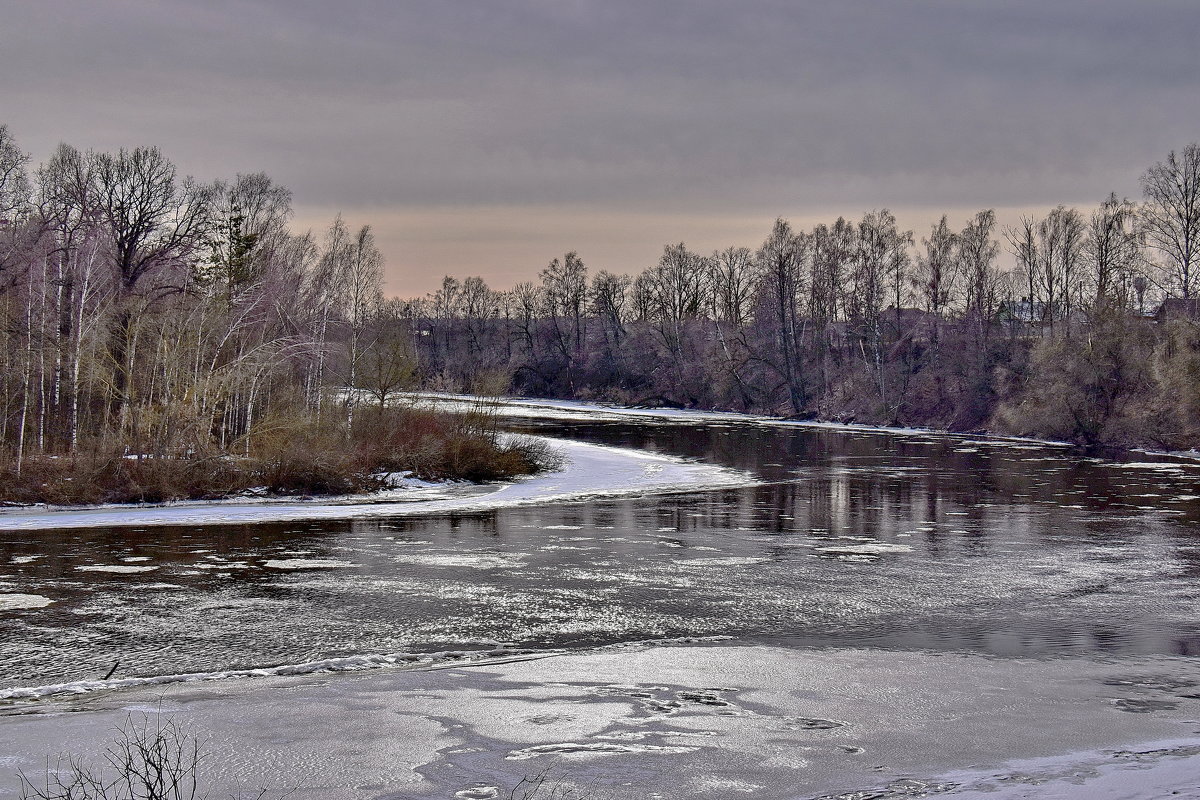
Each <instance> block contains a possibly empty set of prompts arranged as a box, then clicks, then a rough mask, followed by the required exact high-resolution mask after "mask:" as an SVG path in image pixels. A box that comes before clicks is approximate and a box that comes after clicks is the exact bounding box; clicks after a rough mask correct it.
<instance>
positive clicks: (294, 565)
mask: <svg viewBox="0 0 1200 800" xmlns="http://www.w3.org/2000/svg"><path fill="white" fill-rule="evenodd" d="M204 566H206V567H207V566H208V565H207V564H205V565H204ZM227 566H233V565H227V564H214V565H212V567H211V568H212V569H224V568H225V567H227ZM263 566H264V567H266V568H267V569H340V568H344V567H353V566H354V565H353V564H351V563H350V562H349V561H338V560H336V559H332V558H273V559H271V560H269V561H264V562H263Z"/></svg>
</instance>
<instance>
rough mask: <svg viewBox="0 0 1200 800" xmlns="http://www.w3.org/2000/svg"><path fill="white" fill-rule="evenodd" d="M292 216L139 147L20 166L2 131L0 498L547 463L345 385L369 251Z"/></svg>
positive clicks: (279, 489)
mask: <svg viewBox="0 0 1200 800" xmlns="http://www.w3.org/2000/svg"><path fill="white" fill-rule="evenodd" d="M291 213H292V209H291V194H290V192H289V191H288V190H287V189H285V188H284V187H281V186H279V185H277V184H276V183H274V182H273V181H272V180H271V179H270V178H269V177H267V176H266V175H263V174H251V175H238V176H237V177H236V178H234V179H233V180H229V181H224V180H219V181H216V182H214V183H211V184H201V183H198V182H196V181H194V180H192V179H191V178H186V179H183V178H180V177H179V176H178V175H177V173H176V169H175V167H174V165H173V164H171V162H170V161H169V160H168V159H167V158H166V157H165V156H164V155H163V154H162V152H161V151H160V150H159V149H158V148H156V147H138V148H135V149H132V150H124V149H123V150H120V151H118V152H116V153H103V152H93V151H88V152H81V151H79V150H77V149H75V148H73V147H71V146H69V145H65V144H64V145H60V146H59V147H58V149H57V150H56V151H55V152H54V154H53V155H52V156H51V157H50V158H49V159H48V160H47V161H46V162H45V163H44V164H41V165H40V166H38V167H37V168H36V169H31V168H30V165H29V159H28V157H27V156H26V155H25V154H24V153H23V152H22V151H21V150H20V149H19V147H18V146H17V145H16V143H15V142H14V141H13V139H12V137H11V136H10V135H9V133H8V130H7V128H6V127H4V126H0V320H2V321H3V325H2V327H0V403H2V404H3V406H2V409H0V502H5V501H7V502H28V501H49V502H100V501H128V500H138V501H148V500H165V499H173V498H212V497H221V496H226V495H229V494H235V493H239V492H243V491H247V490H263V489H265V490H267V491H270V492H272V493H294V494H329V493H342V492H352V491H363V490H369V489H376V488H383V487H384V486H385V485H386V483H387V480H388V478H387V477H386V476H387V474H388V473H395V472H406V471H407V472H411V473H414V474H416V475H419V476H422V477H453V478H491V477H500V476H506V475H512V474H523V473H527V472H531V471H534V470H535V469H537V468H538V467H539V466H540V464H541V463H542V461H544V460H545V458H546V457H547V456H546V454H545V453H543V452H541V451H540V450H539V449H538V448H537V447H536V446H534V445H532V444H531V443H521V442H514V441H510V440H502V439H501V438H500V437H499V436H498V433H497V431H496V429H495V425H494V422H493V421H492V420H490V419H488V418H487V415H486V414H468V415H458V416H455V415H447V414H435V413H430V412H422V411H418V410H415V409H394V408H383V407H382V404H380V406H379V407H365V406H364V404H362V403H360V401H359V395H358V393H355V392H346V391H345V390H344V387H346V386H354V385H355V384H356V383H358V382H359V377H358V370H359V369H360V368H361V365H363V364H364V363H365V358H366V353H367V352H368V351H369V350H372V348H374V349H376V350H377V349H378V347H379V346H380V342H381V341H382V337H380V336H378V335H377V331H376V328H377V326H378V324H379V323H380V321H381V320H383V319H385V318H386V317H387V309H388V307H389V303H388V301H386V300H385V299H384V298H383V295H382V292H381V290H380V280H381V275H382V268H383V260H382V257H381V255H380V253H379V250H378V248H377V247H376V245H375V241H374V237H373V235H372V233H371V230H370V228H369V227H365V226H364V227H362V228H359V229H357V230H352V229H350V228H348V227H347V226H346V224H345V223H344V222H343V221H342V219H341V218H340V217H338V218H337V219H335V220H333V222H332V223H331V225H330V226H329V228H328V230H327V231H326V232H325V233H324V235H323V236H321V237H319V238H318V237H315V236H313V235H312V234H311V233H303V234H295V233H292V232H291V231H290V230H289V229H288V221H289V219H290V217H291ZM410 367H411V365H405V366H404V368H405V369H409V368H410ZM404 377H405V379H406V380H407V375H406V376H404Z"/></svg>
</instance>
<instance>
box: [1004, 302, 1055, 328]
mask: <svg viewBox="0 0 1200 800" xmlns="http://www.w3.org/2000/svg"><path fill="white" fill-rule="evenodd" d="M1045 316H1046V304H1045V303H1043V302H1041V301H1040V300H1039V301H1033V302H1030V300H1029V298H1028V297H1022V298H1021V299H1020V300H1005V301H1004V302H1003V303H1001V304H1000V318H1001V319H1013V320H1017V321H1019V322H1039V321H1041V320H1042V319H1043V318H1044V317H1045Z"/></svg>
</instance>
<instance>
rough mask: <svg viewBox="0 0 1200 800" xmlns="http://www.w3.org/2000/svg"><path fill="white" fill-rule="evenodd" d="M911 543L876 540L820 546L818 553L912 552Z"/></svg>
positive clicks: (867, 553) (873, 553)
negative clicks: (866, 542)
mask: <svg viewBox="0 0 1200 800" xmlns="http://www.w3.org/2000/svg"><path fill="white" fill-rule="evenodd" d="M912 549H913V548H912V545H910V544H890V543H888V542H876V543H874V544H839V545H833V546H830V547H818V548H816V551H817V552H818V553H850V554H853V555H878V554H879V553H911V552H912Z"/></svg>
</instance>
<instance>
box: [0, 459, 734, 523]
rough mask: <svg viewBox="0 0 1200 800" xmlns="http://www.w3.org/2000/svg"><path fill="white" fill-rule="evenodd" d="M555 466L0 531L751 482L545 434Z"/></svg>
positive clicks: (428, 506) (478, 503) (114, 512)
mask: <svg viewBox="0 0 1200 800" xmlns="http://www.w3.org/2000/svg"><path fill="white" fill-rule="evenodd" d="M546 442H547V443H549V444H550V445H551V446H552V447H554V448H555V449H556V450H558V451H559V452H560V453H561V454H562V456H563V459H564V462H565V463H564V467H563V469H561V470H559V471H557V472H550V473H545V474H541V475H535V476H533V477H530V478H525V479H520V480H517V481H514V482H512V483H499V484H484V485H471V484H446V485H444V486H442V487H438V488H414V489H398V490H394V491H389V492H381V493H378V494H374V495H370V496H366V497H346V498H333V499H329V498H322V499H318V500H307V501H302V500H278V499H276V500H268V499H263V500H222V501H215V502H179V503H167V504H161V505H149V506H125V505H122V506H104V507H96V508H86V509H62V508H58V509H55V508H45V509H38V510H31V509H5V510H3V511H0V530H44V529H47V528H84V527H101V526H137V527H146V526H156V525H210V524H220V525H226V524H239V523H253V522H288V521H301V520H318V519H360V518H368V517H395V516H418V515H428V514H445V513H453V512H471V511H487V510H490V509H495V508H503V507H505V506H514V505H528V504H533V503H544V502H551V501H570V500H586V499H592V498H601V497H620V496H627V495H640V494H654V493H667V492H687V491H704V490H710V489H722V488H731V487H735V486H749V485H753V484H754V483H755V481H754V480H753V478H751V477H750V476H749V475H747V474H746V473H743V472H740V471H738V470H733V469H728V468H725V467H720V466H715V465H711V464H701V463H697V462H693V461H687V460H685V459H682V458H677V457H674V456H667V455H661V454H658V453H649V452H643V451H640V450H630V449H627V448H619V447H604V446H601V445H594V444H586V443H583V442H573V441H569V440H562V439H546Z"/></svg>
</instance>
